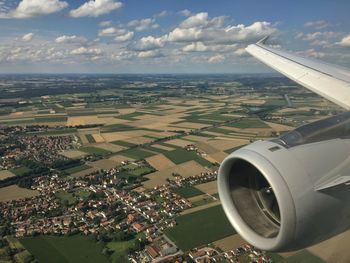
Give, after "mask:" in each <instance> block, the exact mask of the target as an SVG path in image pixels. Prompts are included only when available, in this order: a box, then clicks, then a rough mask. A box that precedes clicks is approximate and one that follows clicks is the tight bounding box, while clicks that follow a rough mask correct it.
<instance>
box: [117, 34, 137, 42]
mask: <svg viewBox="0 0 350 263" xmlns="http://www.w3.org/2000/svg"><path fill="white" fill-rule="evenodd" d="M133 37H134V32H131V31H129V32H127V33H126V34H124V35H120V36H116V37H115V38H114V40H115V41H117V42H126V41H130V40H131V39H132V38H133Z"/></svg>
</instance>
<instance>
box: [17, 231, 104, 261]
mask: <svg viewBox="0 0 350 263" xmlns="http://www.w3.org/2000/svg"><path fill="white" fill-rule="evenodd" d="M20 242H21V243H22V244H23V246H24V247H25V248H26V249H27V250H28V251H29V252H30V253H31V254H32V255H34V257H35V258H36V259H38V261H39V262H43V263H45V262H50V263H90V262H91V263H95V262H101V263H103V262H106V263H107V262H109V260H108V258H107V257H106V256H104V255H102V254H101V251H102V245H100V244H97V243H96V242H95V241H93V240H92V239H91V238H89V237H86V236H81V235H75V236H70V237H55V236H37V237H26V238H22V239H20Z"/></svg>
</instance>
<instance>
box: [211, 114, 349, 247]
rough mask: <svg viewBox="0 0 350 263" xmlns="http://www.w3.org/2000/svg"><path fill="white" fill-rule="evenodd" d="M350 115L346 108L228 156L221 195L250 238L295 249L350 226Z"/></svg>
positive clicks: (234, 220)
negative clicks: (345, 111) (341, 111)
mask: <svg viewBox="0 0 350 263" xmlns="http://www.w3.org/2000/svg"><path fill="white" fill-rule="evenodd" d="M349 120H350V114H349V113H346V114H341V115H338V116H335V117H331V118H329V119H326V120H323V121H320V122H316V123H313V124H310V125H306V126H302V127H300V128H298V129H296V130H295V131H293V132H291V133H288V134H286V135H285V136H283V137H281V138H279V139H277V140H272V141H257V142H255V143H253V144H250V145H248V146H245V147H243V148H241V149H239V150H237V151H235V152H233V153H232V154H230V155H229V156H228V157H227V158H226V159H225V160H224V161H223V163H222V164H221V166H220V169H219V176H218V189H219V196H220V200H221V203H222V205H223V208H224V211H225V213H226V215H227V217H228V219H229V221H230V222H231V224H232V225H233V227H234V228H235V229H236V231H237V232H238V233H239V234H240V235H241V236H242V237H243V238H244V239H245V240H246V241H247V242H249V243H250V244H252V245H253V246H255V247H258V248H260V249H263V250H269V251H290V250H296V249H300V248H304V247H306V246H309V245H313V244H315V243H318V242H320V241H322V240H325V239H328V238H330V237H331V236H334V235H336V234H338V233H341V232H343V231H345V230H346V229H348V228H349V227H350V185H347V182H348V181H347V176H350V139H347V138H349V135H350V133H349V127H350V125H349V123H350V121H349ZM340 124H341V125H340ZM334 125H336V127H335V126H334ZM340 130H341V131H340ZM334 131H337V136H336V137H334V135H335V133H334ZM349 178H350V177H348V179H349ZM349 181H350V180H349Z"/></svg>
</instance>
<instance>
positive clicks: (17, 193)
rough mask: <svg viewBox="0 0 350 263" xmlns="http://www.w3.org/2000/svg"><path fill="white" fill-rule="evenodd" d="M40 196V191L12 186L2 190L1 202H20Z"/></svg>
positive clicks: (0, 194)
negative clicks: (19, 200) (20, 200)
mask: <svg viewBox="0 0 350 263" xmlns="http://www.w3.org/2000/svg"><path fill="white" fill-rule="evenodd" d="M36 195H39V192H38V191H34V190H29V189H26V188H21V187H18V186H17V185H11V186H6V187H2V188H0V202H6V201H11V200H18V199H22V198H28V197H33V196H36Z"/></svg>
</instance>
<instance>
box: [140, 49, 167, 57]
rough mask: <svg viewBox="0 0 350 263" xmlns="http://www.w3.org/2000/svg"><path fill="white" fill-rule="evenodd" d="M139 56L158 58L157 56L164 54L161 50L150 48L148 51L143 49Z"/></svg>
mask: <svg viewBox="0 0 350 263" xmlns="http://www.w3.org/2000/svg"><path fill="white" fill-rule="evenodd" d="M137 56H138V57H139V58H156V57H162V56H163V54H162V53H161V52H160V51H159V50H148V51H141V52H139V53H138V54H137Z"/></svg>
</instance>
